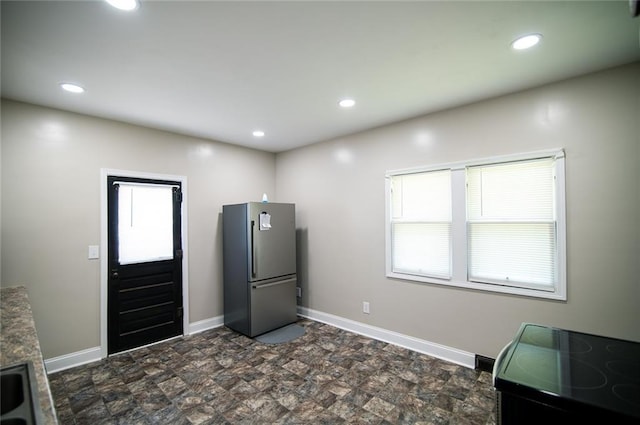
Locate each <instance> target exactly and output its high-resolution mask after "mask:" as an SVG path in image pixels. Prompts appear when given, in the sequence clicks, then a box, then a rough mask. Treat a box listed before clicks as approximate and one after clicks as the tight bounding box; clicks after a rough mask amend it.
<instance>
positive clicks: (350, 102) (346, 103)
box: [338, 99, 356, 108]
mask: <svg viewBox="0 0 640 425" xmlns="http://www.w3.org/2000/svg"><path fill="white" fill-rule="evenodd" d="M355 104H356V101H355V100H353V99H342V100H341V101H340V102H338V105H340V107H341V108H351V107H353V105H355Z"/></svg>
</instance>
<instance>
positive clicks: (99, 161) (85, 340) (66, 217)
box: [1, 100, 275, 358]
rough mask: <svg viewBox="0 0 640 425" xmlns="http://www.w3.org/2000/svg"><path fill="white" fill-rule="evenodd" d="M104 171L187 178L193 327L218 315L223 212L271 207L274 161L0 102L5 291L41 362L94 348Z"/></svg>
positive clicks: (212, 144) (251, 152) (250, 152)
mask: <svg viewBox="0 0 640 425" xmlns="http://www.w3.org/2000/svg"><path fill="white" fill-rule="evenodd" d="M101 168H112V169H122V170H129V171H140V172H148V173H157V174H172V175H183V176H186V177H187V188H188V193H187V194H188V212H187V214H188V215H187V217H188V225H189V233H188V242H189V246H188V250H189V251H188V255H189V266H188V267H189V268H188V272H189V285H190V287H189V300H188V303H189V313H190V317H189V320H190V322H191V323H193V322H197V321H199V320H204V319H209V318H212V317H215V316H218V315H221V314H222V257H221V251H220V250H221V247H222V239H221V232H220V228H221V227H220V226H221V223H220V221H219V214H220V213H221V212H222V205H223V204H225V203H236V202H244V201H247V200H260V199H261V197H262V193H263V192H267V193H269V194H270V195H273V197H275V185H274V179H275V155H274V154H271V153H266V152H260V151H256V150H250V149H245V148H239V147H235V146H231V145H228V144H223V143H218V142H213V141H209V140H201V139H196V138H192V137H186V136H181V135H177V134H171V133H167V132H163V131H157V130H152V129H148V128H143V127H138V126H133V125H128V124H124V123H119V122H115V121H109V120H103V119H98V118H92V117H87V116H83V115H78V114H72V113H67V112H62V111H59V110H53V109H48V108H43V107H39V106H34V105H29V104H24V103H18V102H13V101H7V100H3V101H2V279H1V282H2V286H15V285H19V284H23V285H26V286H27V288H28V291H29V299H30V301H31V304H32V308H33V312H34V316H35V321H36V327H37V331H38V336H39V338H40V343H41V346H42V349H43V354H44V357H45V358H52V357H56V356H60V355H63V354H69V353H73V352H76V351H80V350H84V349H87V348H92V347H97V346H99V345H100V298H99V297H100V261H99V260H87V247H88V245H99V244H100V169H101ZM101 254H104V253H101Z"/></svg>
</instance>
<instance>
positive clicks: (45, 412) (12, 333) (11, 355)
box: [0, 286, 58, 425]
mask: <svg viewBox="0 0 640 425" xmlns="http://www.w3.org/2000/svg"><path fill="white" fill-rule="evenodd" d="M28 360H30V361H31V362H32V363H33V368H34V370H35V372H36V380H37V382H38V398H39V399H40V408H41V409H42V416H43V419H44V423H45V424H47V425H49V424H51V425H55V424H57V423H58V420H57V418H56V413H55V408H54V405H53V402H52V400H51V392H50V390H49V380H48V379H47V372H46V370H45V367H44V361H43V359H42V352H41V351H40V343H39V342H38V335H37V333H36V326H35V323H34V321H33V314H32V312H31V305H30V304H29V297H28V295H27V288H25V287H24V286H18V287H14V288H2V289H0V366H2V367H4V366H10V365H13V364H16V363H21V362H25V361H28Z"/></svg>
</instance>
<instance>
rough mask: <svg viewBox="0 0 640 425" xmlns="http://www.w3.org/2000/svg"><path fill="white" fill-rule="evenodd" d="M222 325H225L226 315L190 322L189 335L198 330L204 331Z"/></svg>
mask: <svg viewBox="0 0 640 425" xmlns="http://www.w3.org/2000/svg"><path fill="white" fill-rule="evenodd" d="M222 325H224V316H216V317H210V318H209V319H204V320H200V321H198V322H193V323H189V332H188V335H193V334H197V333H198V332H204V331H207V330H209V329H213V328H219V327H220V326H222Z"/></svg>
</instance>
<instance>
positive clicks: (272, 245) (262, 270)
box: [248, 202, 296, 281]
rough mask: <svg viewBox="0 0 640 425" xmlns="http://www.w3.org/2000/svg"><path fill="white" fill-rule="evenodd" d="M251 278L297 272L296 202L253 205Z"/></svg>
mask: <svg viewBox="0 0 640 425" xmlns="http://www.w3.org/2000/svg"><path fill="white" fill-rule="evenodd" d="M248 212H249V225H250V229H249V232H250V237H251V243H250V253H249V262H250V264H249V267H250V275H249V278H250V280H251V281H258V280H264V279H271V278H274V277H278V276H285V275H290V274H295V273H296V223H295V215H296V214H295V205H294V204H278V203H273V204H272V203H260V202H252V203H250V204H249V209H248Z"/></svg>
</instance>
